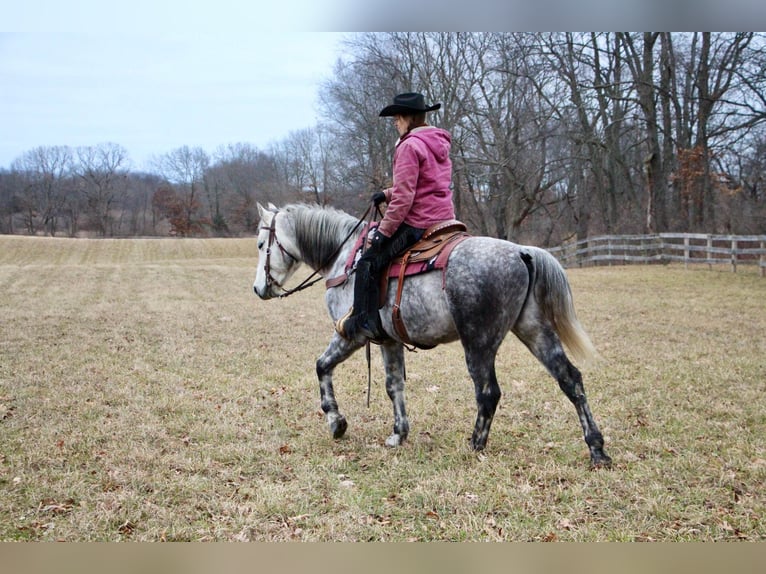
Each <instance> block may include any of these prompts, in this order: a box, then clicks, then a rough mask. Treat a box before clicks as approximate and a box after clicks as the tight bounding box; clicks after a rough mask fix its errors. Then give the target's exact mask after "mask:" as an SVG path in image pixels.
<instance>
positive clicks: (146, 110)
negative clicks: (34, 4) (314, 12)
mask: <svg viewBox="0 0 766 574" xmlns="http://www.w3.org/2000/svg"><path fill="white" fill-rule="evenodd" d="M62 4H63V3H62ZM342 37H343V35H342V34H337V33H327V32H300V31H295V32H266V31H256V32H254V33H252V34H247V33H243V31H242V30H240V29H237V30H235V31H234V32H233V33H231V34H223V33H210V34H205V33H189V34H183V33H181V32H179V31H177V30H176V31H174V32H173V33H146V34H129V33H124V32H118V33H116V34H104V33H99V34H93V33H87V32H83V31H74V32H68V33H60V32H31V33H13V34H0V167H5V168H7V167H10V164H11V162H12V161H13V160H14V159H15V158H17V157H18V156H20V155H21V154H23V153H24V152H25V151H28V150H30V149H33V148H35V147H38V146H52V145H69V146H73V147H74V146H81V145H96V144H99V143H105V142H113V143H116V144H120V145H122V146H124V147H125V148H126V149H127V150H128V153H129V155H130V157H131V159H132V162H133V165H134V167H136V168H138V169H141V168H143V167H146V164H147V162H148V160H149V159H150V158H151V157H152V156H153V155H157V154H162V153H166V152H168V151H171V150H172V149H175V148H177V147H180V146H182V145H188V146H199V147H202V148H203V149H205V150H206V151H208V152H211V153H212V152H213V151H214V150H215V148H216V147H218V146H219V145H225V144H230V143H238V142H249V143H251V144H253V145H255V146H257V147H259V148H261V149H265V148H266V147H267V146H268V144H269V143H273V142H275V141H279V140H282V139H284V138H285V137H287V136H288V135H289V133H290V132H291V131H294V130H299V129H303V128H308V127H312V126H314V125H316V123H317V121H318V116H317V113H316V112H317V105H316V104H317V95H318V92H319V85H320V83H321V82H322V81H323V80H326V79H329V78H330V77H331V76H332V69H333V66H334V64H335V62H336V60H337V58H338V57H339V56H340V46H339V41H340V39H341V38H342Z"/></svg>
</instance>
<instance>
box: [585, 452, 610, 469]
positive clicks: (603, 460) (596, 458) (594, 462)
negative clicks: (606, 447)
mask: <svg viewBox="0 0 766 574" xmlns="http://www.w3.org/2000/svg"><path fill="white" fill-rule="evenodd" d="M590 468H591V470H596V469H599V468H612V459H611V458H610V457H609V455H608V454H606V453H601V454H598V455H592V456H591V458H590Z"/></svg>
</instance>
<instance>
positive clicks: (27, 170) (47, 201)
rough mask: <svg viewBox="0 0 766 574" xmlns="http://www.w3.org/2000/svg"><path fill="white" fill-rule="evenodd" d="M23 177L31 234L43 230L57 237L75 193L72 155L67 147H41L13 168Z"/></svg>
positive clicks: (23, 205) (25, 214) (25, 212)
mask: <svg viewBox="0 0 766 574" xmlns="http://www.w3.org/2000/svg"><path fill="white" fill-rule="evenodd" d="M12 169H13V170H14V171H16V172H18V173H19V174H20V177H21V179H22V181H23V188H22V191H21V196H20V198H19V199H20V207H21V209H22V212H23V217H24V224H25V226H26V228H27V231H28V232H29V233H30V234H34V233H36V232H37V230H38V225H39V226H41V227H42V228H43V229H45V231H46V232H47V233H49V234H50V235H51V236H54V235H56V233H57V231H58V228H59V220H60V219H61V217H62V216H64V209H65V206H66V204H67V198H68V193H67V192H68V191H71V190H72V182H71V173H72V152H71V149H70V148H69V147H67V146H52V147H37V148H34V149H33V150H30V151H28V152H26V153H24V154H23V155H22V156H21V157H19V158H18V159H17V160H15V161H14V162H13V164H12Z"/></svg>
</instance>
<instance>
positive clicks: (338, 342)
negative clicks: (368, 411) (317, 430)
mask: <svg viewBox="0 0 766 574" xmlns="http://www.w3.org/2000/svg"><path fill="white" fill-rule="evenodd" d="M360 347H361V345H359V344H357V343H353V342H351V341H347V340H346V339H344V338H342V337H341V336H340V335H338V334H337V333H336V334H335V335H334V336H333V338H332V341H330V344H329V346H328V347H327V349H325V352H324V353H322V355H321V356H320V357H319V358H318V359H317V363H316V371H317V378H318V379H319V398H320V400H321V404H322V411H323V412H324V414H325V417H326V420H327V424H328V426H329V427H330V432H331V433H332V436H333V438H336V439H338V438H341V437H342V436H343V435H344V434H345V432H346V429H347V428H348V423H347V422H346V417H344V416H343V415H342V414H341V413H340V411H339V410H338V402H337V401H336V400H335V391H334V390H333V386H332V374H333V371H334V370H335V367H336V366H338V365H339V364H340V363H342V362H343V361H345V360H346V359H348V358H349V357H350V356H351V355H352V354H353V353H354V351H356V350H358V349H359V348H360Z"/></svg>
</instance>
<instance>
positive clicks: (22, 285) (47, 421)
mask: <svg viewBox="0 0 766 574" xmlns="http://www.w3.org/2000/svg"><path fill="white" fill-rule="evenodd" d="M254 253H255V244H254V240H118V241H109V240H64V239H60V240H57V239H40V238H37V239H32V238H19V237H0V290H1V292H2V299H1V300H0V330H1V332H2V338H1V339H0V344H1V345H2V347H0V436H1V437H2V441H0V539H2V540H17V539H18V540H70V541H75V540H78V541H87V540H112V541H118V540H223V541H226V540H296V539H297V540H618V541H619V540H666V541H676V540H699V541H710V540H736V539H742V540H763V539H764V537H765V535H766V526H765V525H764V519H765V517H764V512H765V509H764V501H765V499H766V494H765V493H766V487H765V484H764V483H765V482H766V399H764V397H765V396H766V393H765V392H764V391H766V359H764V357H766V312H764V306H763V301H764V293H766V280H763V279H759V278H758V277H757V276H756V275H755V274H754V273H748V272H745V273H739V274H736V275H734V274H730V273H727V272H720V271H708V270H707V269H689V270H684V269H682V268H672V267H671V268H668V267H620V268H616V267H615V268H600V269H586V270H571V271H570V272H569V275H570V279H571V281H572V284H573V289H574V293H575V301H576V304H577V307H578V311H579V314H580V319H581V320H582V322H583V324H584V325H585V327H586V329H587V330H588V331H589V332H590V334H591V336H592V338H593V340H594V343H595V344H596V347H597V348H598V349H599V350H600V352H601V359H600V360H599V361H598V362H595V363H593V364H591V365H582V366H581V367H582V371H583V374H584V377H585V384H586V391H587V392H588V395H589V398H590V401H591V407H592V409H593V411H594V414H595V416H596V419H597V421H598V422H599V424H600V425H601V427H602V430H603V431H604V434H605V436H606V439H607V441H608V442H607V451H608V452H609V453H610V454H611V456H612V457H613V458H614V460H615V468H614V469H613V470H611V471H596V472H592V471H589V470H588V455H587V448H586V446H585V444H584V442H583V440H582V437H581V433H580V428H579V424H578V423H577V420H576V416H575V413H574V409H573V408H572V407H571V405H570V404H569V403H568V402H567V401H566V399H565V397H564V396H563V394H562V393H561V392H560V391H559V390H558V388H557V386H556V384H555V382H554V381H553V380H552V379H550V378H549V377H548V375H547V374H546V373H545V372H544V371H543V369H542V367H541V366H540V365H539V364H537V363H536V362H535V361H534V359H533V358H532V357H531V356H530V355H529V354H528V353H527V352H526V350H524V349H523V348H522V347H521V345H520V344H518V342H517V341H516V340H515V339H512V338H509V339H508V340H507V341H506V343H505V345H504V347H503V349H501V354H500V357H499V360H498V373H499V376H500V378H501V385H502V388H503V391H504V396H503V399H502V401H501V406H500V410H499V412H498V416H497V418H496V422H495V424H494V426H493V431H492V434H491V436H490V441H489V446H488V449H487V451H486V452H485V454H484V455H482V456H477V455H476V454H474V453H472V452H471V451H470V450H469V449H468V438H469V436H470V432H471V429H472V425H473V419H474V417H475V409H474V404H473V390H472V384H471V383H470V381H469V380H468V377H467V374H466V371H465V368H464V364H463V358H462V353H461V349H460V347H459V346H458V345H449V346H444V347H440V348H437V349H435V350H433V351H429V352H418V353H413V354H408V355H407V360H408V400H409V403H408V406H409V411H410V417H411V425H412V434H411V440H410V441H409V443H407V444H406V445H405V446H404V447H402V448H400V449H397V450H389V449H387V448H385V447H384V446H383V439H384V438H385V437H386V436H387V435H388V433H389V431H390V427H391V424H392V417H391V407H390V403H389V401H388V399H387V397H386V396H385V391H384V390H383V387H382V368H381V366H380V361H379V359H377V358H376V360H375V362H374V364H373V377H374V382H373V385H374V386H373V393H372V402H371V406H370V408H369V409H368V408H367V407H366V406H365V398H366V392H367V390H366V364H365V362H364V355H363V353H360V354H359V355H358V356H355V357H354V358H352V359H351V360H350V361H349V362H348V363H347V364H345V365H342V366H341V367H340V368H339V369H338V372H337V374H336V381H337V382H336V394H337V397H338V400H339V402H340V404H341V408H342V410H343V411H344V412H345V414H346V415H347V417H348V419H349V423H350V428H349V432H348V435H347V437H346V438H345V439H343V440H340V441H333V440H332V439H331V437H330V436H329V433H328V432H327V429H326V426H325V423H324V420H323V418H322V415H321V412H320V410H319V396H318V389H317V383H316V381H315V375H314V360H315V358H316V356H317V355H318V354H319V353H320V352H321V351H322V350H323V348H324V346H325V344H326V341H327V338H328V337H329V334H330V329H331V324H330V322H329V320H328V319H327V316H326V312H325V310H324V307H323V297H322V291H321V288H320V287H315V288H314V289H311V290H309V291H308V292H303V293H300V294H298V295H295V296H293V297H290V298H288V299H284V300H279V301H270V302H262V301H260V300H258V299H257V298H256V297H255V296H254V295H253V294H252V291H251V283H252V279H253V276H254V269H255V267H254V266H255V260H254V258H253V257H252V256H251V255H252V254H254Z"/></svg>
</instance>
